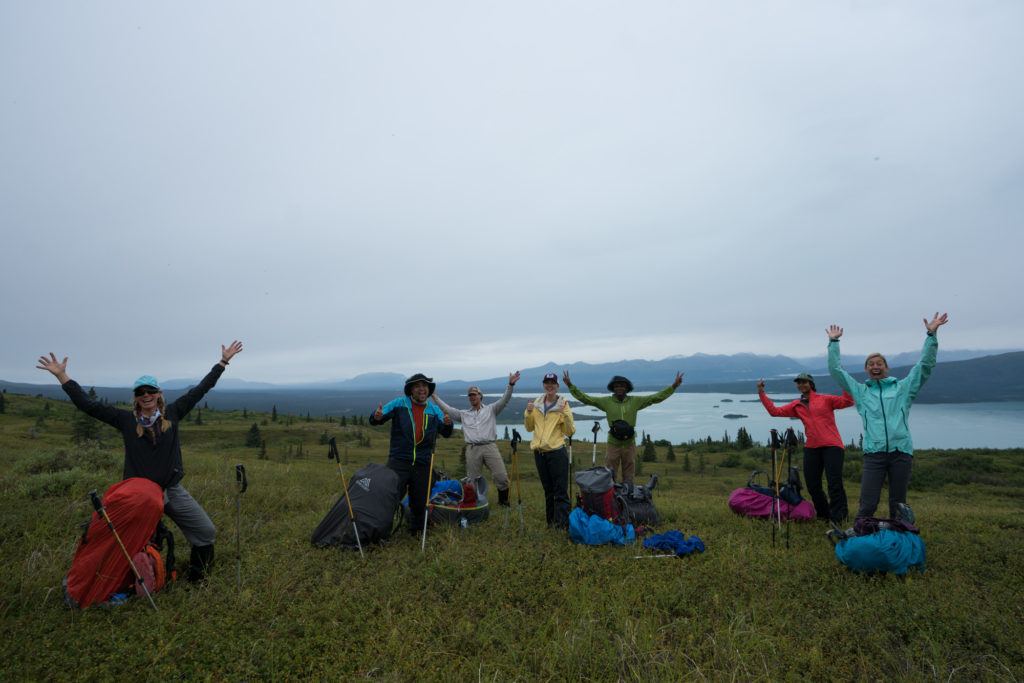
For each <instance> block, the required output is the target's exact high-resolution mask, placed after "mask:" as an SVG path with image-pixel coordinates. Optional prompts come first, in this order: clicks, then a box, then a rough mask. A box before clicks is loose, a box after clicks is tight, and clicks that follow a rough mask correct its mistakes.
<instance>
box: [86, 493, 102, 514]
mask: <svg viewBox="0 0 1024 683" xmlns="http://www.w3.org/2000/svg"><path fill="white" fill-rule="evenodd" d="M89 499H90V500H92V507H93V509H94V510H96V512H100V511H102V510H103V503H101V502H100V496H99V494H98V493H96V489H93V490H92V491H89Z"/></svg>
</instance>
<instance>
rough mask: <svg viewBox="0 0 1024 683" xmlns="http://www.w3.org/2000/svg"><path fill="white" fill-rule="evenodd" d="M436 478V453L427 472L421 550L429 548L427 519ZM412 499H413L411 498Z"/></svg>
mask: <svg viewBox="0 0 1024 683" xmlns="http://www.w3.org/2000/svg"><path fill="white" fill-rule="evenodd" d="M433 478H434V454H433V453H431V454H430V471H429V472H428V473H427V497H426V500H424V501H423V542H422V543H421V544H420V552H421V553H422V552H426V550H427V519H428V518H429V517H430V515H429V507H430V487H431V485H432V480H433ZM410 500H412V499H411V498H410Z"/></svg>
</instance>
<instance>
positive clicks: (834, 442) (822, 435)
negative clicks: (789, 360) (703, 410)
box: [757, 372, 853, 524]
mask: <svg viewBox="0 0 1024 683" xmlns="http://www.w3.org/2000/svg"><path fill="white" fill-rule="evenodd" d="M793 381H794V382H796V388H797V390H798V391H799V392H800V398H798V399H797V400H795V401H790V402H789V403H787V404H786V405H784V406H782V407H781V408H780V407H778V406H776V405H775V404H774V403H772V400H771V399H770V398H768V396H767V394H765V393H764V380H763V379H762V380H761V381H759V382H758V383H757V395H758V396H759V397H760V398H761V403H763V404H764V407H765V410H767V411H768V414H769V415H773V416H774V417H795V418H799V419H800V421H801V422H803V424H804V434H805V437H806V442H805V444H804V480H805V481H806V482H807V492H808V493H810V494H811V500H812V501H814V511H815V512H816V513H817V515H818V519H825V520H831V521H832V522H834V523H836V524H841V523H842V522H843V521H844V520H845V519H846V517H847V515H848V514H849V510H848V509H847V504H846V489H844V488H843V460H844V459H845V457H846V453H845V451H844V450H843V439H842V437H840V436H839V430H838V429H837V428H836V417H835V414H834V412H833V411H836V410H840V409H842V408H849V407H850V406H852V405H853V397H852V396H850V394H848V393H846V392H845V391H844V392H843V393H842V395H841V396H833V395H831V394H819V393H818V392H817V391H815V387H814V378H813V377H811V376H810V375H808V374H807V373H806V372H802V373H800V374H799V375H797V376H796V379H794V380H793ZM823 470H824V472H825V479H827V480H828V497H827V498H826V497H825V492H824V491H823V490H822V488H821V473H822V471H823Z"/></svg>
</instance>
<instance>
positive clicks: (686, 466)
mask: <svg viewBox="0 0 1024 683" xmlns="http://www.w3.org/2000/svg"><path fill="white" fill-rule="evenodd" d="M690 469H691V468H690V451H683V472H689V471H690Z"/></svg>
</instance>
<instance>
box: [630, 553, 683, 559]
mask: <svg viewBox="0 0 1024 683" xmlns="http://www.w3.org/2000/svg"><path fill="white" fill-rule="evenodd" d="M659 557H678V555H676V554H675V553H669V554H668V555H634V556H633V559H634V560H646V559H652V560H656V559H658V558H659Z"/></svg>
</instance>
